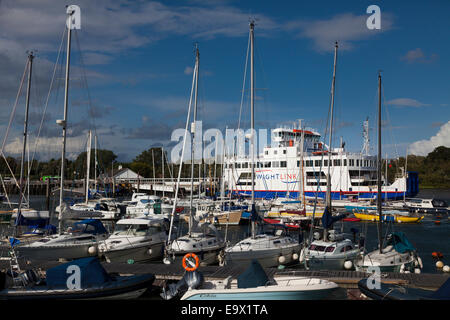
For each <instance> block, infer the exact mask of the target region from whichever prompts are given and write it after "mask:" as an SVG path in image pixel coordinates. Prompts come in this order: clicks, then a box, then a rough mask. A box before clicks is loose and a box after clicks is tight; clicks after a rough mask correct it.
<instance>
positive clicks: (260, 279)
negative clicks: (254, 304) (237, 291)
mask: <svg viewBox="0 0 450 320" xmlns="http://www.w3.org/2000/svg"><path fill="white" fill-rule="evenodd" d="M267 281H269V278H268V277H267V275H266V273H265V272H264V269H263V267H261V265H260V264H259V262H258V261H257V260H255V259H253V260H252V262H251V263H250V266H249V267H248V268H247V270H245V271H244V272H243V273H242V274H240V275H239V276H238V277H237V284H238V288H255V287H259V286H265V285H266V283H267Z"/></svg>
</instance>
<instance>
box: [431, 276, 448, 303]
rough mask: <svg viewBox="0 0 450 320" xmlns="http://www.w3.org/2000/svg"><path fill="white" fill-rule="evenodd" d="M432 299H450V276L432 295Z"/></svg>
mask: <svg viewBox="0 0 450 320" xmlns="http://www.w3.org/2000/svg"><path fill="white" fill-rule="evenodd" d="M431 298H432V299H438V300H450V278H449V279H447V281H445V282H444V284H443V285H442V286H441V287H440V288H439V289H438V290H437V291H436V292H435V293H433V295H432V296H431Z"/></svg>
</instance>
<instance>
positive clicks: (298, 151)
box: [223, 125, 418, 199]
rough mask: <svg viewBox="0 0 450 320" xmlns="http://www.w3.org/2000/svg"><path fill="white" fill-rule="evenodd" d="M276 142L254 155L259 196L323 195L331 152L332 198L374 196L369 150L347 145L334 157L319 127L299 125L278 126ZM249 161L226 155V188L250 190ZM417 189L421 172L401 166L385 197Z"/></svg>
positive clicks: (374, 169)
mask: <svg viewBox="0 0 450 320" xmlns="http://www.w3.org/2000/svg"><path fill="white" fill-rule="evenodd" d="M302 135H303V143H302ZM272 141H273V142H274V143H272V145H270V146H266V147H264V150H263V152H262V153H261V154H259V155H257V156H256V157H255V160H254V161H255V177H254V180H255V197H256V198H264V199H271V198H277V197H290V198H301V196H302V193H304V195H305V196H307V197H314V196H315V195H316V193H317V195H318V197H320V198H324V197H325V193H326V184H327V174H328V159H329V157H330V159H331V162H330V178H331V197H332V199H346V198H348V197H349V196H352V197H355V196H358V197H359V198H361V199H373V198H376V196H377V193H378V192H377V157H376V156H372V155H369V154H368V152H365V153H363V152H361V153H355V152H348V151H346V150H345V148H344V146H343V145H341V146H340V147H339V148H332V151H331V156H330V155H329V154H328V152H330V150H329V148H328V146H327V145H326V144H324V143H323V142H322V141H321V135H320V134H319V133H318V132H317V131H316V130H314V129H311V128H302V127H301V126H296V125H293V126H291V127H278V128H276V129H274V130H273V136H272ZM365 143H368V141H366V142H365ZM302 149H303V150H302ZM367 150H368V148H367ZM302 151H303V152H302ZM301 159H303V161H301ZM250 161H251V157H250V156H241V157H239V156H233V157H231V156H229V157H226V158H225V165H224V175H223V179H224V180H225V184H226V186H227V187H228V188H227V189H228V190H232V191H233V193H236V194H239V195H250V194H251V190H252V187H251V185H252V181H251V162H250ZM302 171H303V172H302ZM302 190H303V191H302ZM417 192H418V176H417V173H416V172H404V170H403V172H402V174H401V175H398V176H397V177H396V178H395V180H394V182H393V183H392V184H390V185H386V184H385V185H383V187H382V198H383V199H385V198H387V199H403V197H405V196H407V197H410V196H414V195H416V194H417Z"/></svg>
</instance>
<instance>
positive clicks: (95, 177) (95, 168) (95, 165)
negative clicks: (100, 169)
mask: <svg viewBox="0 0 450 320" xmlns="http://www.w3.org/2000/svg"><path fill="white" fill-rule="evenodd" d="M94 148H95V151H94V158H95V159H94V189H95V192H97V166H98V163H97V134H95V136H94Z"/></svg>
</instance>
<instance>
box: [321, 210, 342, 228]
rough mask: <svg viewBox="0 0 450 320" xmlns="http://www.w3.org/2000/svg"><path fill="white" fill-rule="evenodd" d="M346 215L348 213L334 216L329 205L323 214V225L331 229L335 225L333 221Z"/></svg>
mask: <svg viewBox="0 0 450 320" xmlns="http://www.w3.org/2000/svg"><path fill="white" fill-rule="evenodd" d="M346 216H347V215H346V214H341V215H339V216H336V217H333V216H332V215H331V212H330V210H329V209H328V206H327V207H325V210H324V212H323V215H322V226H323V227H324V228H325V229H329V228H330V227H331V226H332V225H333V223H335V222H336V221H339V220H341V219H342V218H345V217H346Z"/></svg>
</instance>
